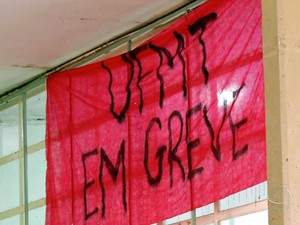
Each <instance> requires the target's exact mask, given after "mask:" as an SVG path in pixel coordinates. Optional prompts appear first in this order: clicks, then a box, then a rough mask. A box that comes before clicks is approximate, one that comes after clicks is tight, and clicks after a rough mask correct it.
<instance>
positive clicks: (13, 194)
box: [0, 160, 20, 212]
mask: <svg viewBox="0 0 300 225" xmlns="http://www.w3.org/2000/svg"><path fill="white" fill-rule="evenodd" d="M0 181H1V182H0V199H1V201H0V212H3V211H6V210H8V209H12V208H15V207H18V206H19V205H20V178H19V161H18V160H15V161H12V162H9V163H7V164H4V165H2V166H0Z"/></svg>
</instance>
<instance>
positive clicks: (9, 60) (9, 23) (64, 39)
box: [0, 0, 190, 95]
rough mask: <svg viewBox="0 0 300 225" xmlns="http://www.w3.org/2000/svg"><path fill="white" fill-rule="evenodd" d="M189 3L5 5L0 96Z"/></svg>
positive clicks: (0, 4) (14, 0)
mask: <svg viewBox="0 0 300 225" xmlns="http://www.w3.org/2000/svg"><path fill="white" fill-rule="evenodd" d="M187 2H190V1H187V0H164V1H162V0H151V1H149V0H126V1H121V0H119V1H116V0H64V1H61V0H49V1H46V0H1V1H0V95H1V94H3V93H5V92H7V91H9V90H11V89H12V88H15V87H17V86H19V85H20V84H22V83H24V82H26V81H28V80H29V79H31V78H33V77H35V76H37V75H38V74H40V73H42V72H45V71H46V70H48V69H50V68H53V67H55V66H57V65H59V64H61V63H63V62H65V61H67V60H70V59H71V58H74V57H76V56H78V55H80V54H82V53H83V52H86V51H87V50H90V49H92V48H94V47H96V46H98V45H100V44H102V43H104V42H106V41H108V40H110V39H112V38H114V37H116V36H118V35H120V34H122V33H124V32H126V31H128V30H131V29H133V28H135V27H138V26H141V25H142V24H143V23H146V22H149V21H151V20H153V19H155V18H158V17H160V16H161V15H163V14H166V13H167V12H170V11H172V10H174V9H176V8H178V7H180V6H182V5H184V4H186V3H187Z"/></svg>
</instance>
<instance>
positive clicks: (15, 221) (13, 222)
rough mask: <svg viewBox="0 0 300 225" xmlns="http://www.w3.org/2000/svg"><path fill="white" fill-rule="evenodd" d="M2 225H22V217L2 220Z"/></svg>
mask: <svg viewBox="0 0 300 225" xmlns="http://www.w3.org/2000/svg"><path fill="white" fill-rule="evenodd" d="M0 225H20V216H14V217H9V218H6V219H4V220H0Z"/></svg>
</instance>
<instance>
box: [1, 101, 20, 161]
mask: <svg viewBox="0 0 300 225" xmlns="http://www.w3.org/2000/svg"><path fill="white" fill-rule="evenodd" d="M18 112H19V107H18V105H14V106H12V107H10V108H8V109H5V110H3V111H0V157H3V156H6V155H9V154H11V153H14V152H17V151H18V150H19V114H18Z"/></svg>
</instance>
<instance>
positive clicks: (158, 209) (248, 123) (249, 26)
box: [46, 0, 266, 225]
mask: <svg viewBox="0 0 300 225" xmlns="http://www.w3.org/2000/svg"><path fill="white" fill-rule="evenodd" d="M47 161H48V169H47V198H46V202H47V210H46V211H47V216H46V221H47V222H46V223H47V224H52V225H66V224H74V225H82V224H86V225H89V224H118V225H121V224H138V225H142V224H150V223H154V222H157V221H161V220H163V219H165V218H169V217H172V216H174V215H177V214H180V213H183V212H186V211H189V210H192V209H195V208H197V207H200V206H203V205H206V204H208V203H211V202H214V201H217V200H219V199H221V198H223V197H225V196H228V195H230V194H232V193H235V192H237V191H240V190H243V189H245V188H248V187H250V186H252V185H255V184H257V183H260V182H262V181H265V180H266V152H265V117H264V84H263V65H262V38H261V6H260V1H259V0H253V1H245V0H223V1H218V0H210V1H208V2H207V3H205V4H204V5H202V6H201V7H199V8H198V9H196V10H194V11H193V12H191V13H189V14H188V15H186V16H185V17H183V18H181V19H180V20H178V21H177V22H176V23H175V24H173V25H172V26H170V27H169V28H168V29H166V30H165V31H163V32H161V33H160V34H159V35H157V36H155V37H154V38H152V39H151V40H149V41H147V42H146V43H144V44H143V45H141V46H140V47H138V48H136V49H135V50H133V51H131V52H128V53H125V54H123V55H120V56H117V57H114V58H111V59H108V60H105V61H103V62H97V63H94V64H91V65H88V66H84V67H81V68H78V69H73V70H69V71H65V72H61V73H58V74H55V75H51V76H50V77H49V78H48V80H47Z"/></svg>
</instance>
